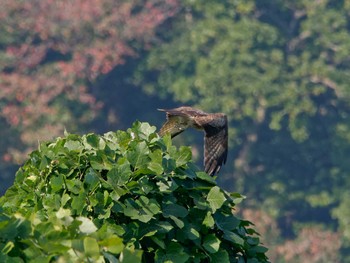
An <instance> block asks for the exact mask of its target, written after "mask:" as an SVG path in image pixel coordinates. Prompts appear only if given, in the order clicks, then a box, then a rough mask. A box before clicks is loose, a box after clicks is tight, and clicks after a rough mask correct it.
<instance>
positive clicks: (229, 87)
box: [0, 0, 350, 262]
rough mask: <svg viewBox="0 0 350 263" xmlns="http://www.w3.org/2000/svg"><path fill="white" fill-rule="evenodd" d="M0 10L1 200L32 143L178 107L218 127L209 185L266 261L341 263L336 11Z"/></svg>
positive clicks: (343, 71) (347, 6) (344, 151)
mask: <svg viewBox="0 0 350 263" xmlns="http://www.w3.org/2000/svg"><path fill="white" fill-rule="evenodd" d="M0 4H1V7H2V8H1V10H0V21H1V23H0V109H1V111H0V127H1V128H0V137H1V138H2V139H1V140H0V156H1V163H0V177H1V180H2V182H3V183H2V184H1V192H2V193H3V192H4V191H5V190H6V188H7V187H8V186H9V185H10V184H11V183H12V182H13V179H14V178H13V177H14V173H15V171H16V169H17V168H18V165H20V164H21V163H22V162H23V160H24V159H26V156H27V153H28V152H30V151H31V150H32V149H33V147H34V148H35V147H37V144H38V141H43V140H46V139H49V138H52V137H56V136H61V135H62V134H63V131H64V130H65V129H66V130H68V131H69V132H78V133H85V132H87V131H94V132H97V133H104V132H107V131H109V130H117V129H125V128H127V127H129V126H130V125H131V123H132V122H133V121H135V120H136V119H138V120H141V121H148V122H149V123H151V124H153V125H156V126H157V127H159V126H160V125H161V123H162V122H163V121H164V115H163V114H161V113H158V112H157V111H156V109H157V108H170V107H174V106H179V105H184V104H188V105H191V106H195V107H199V108H201V109H203V110H205V111H209V112H225V113H226V114H227V115H228V117H229V125H230V128H229V133H230V152H229V157H228V162H227V164H226V166H225V168H224V169H223V171H222V172H221V173H220V174H219V176H218V178H217V180H218V181H219V184H220V185H221V186H222V187H223V188H225V189H226V190H229V191H237V192H240V193H242V194H244V195H246V196H247V199H246V201H245V202H243V204H242V205H241V207H240V210H239V211H238V212H239V213H240V214H241V215H242V216H244V217H245V218H249V219H250V220H251V221H253V222H254V223H255V224H256V225H257V227H258V228H259V230H260V232H261V234H262V237H263V240H264V243H265V244H266V245H267V246H268V247H269V248H270V251H269V256H270V259H271V261H272V262H345V261H346V260H350V220H349V218H350V201H349V200H350V190H349V189H350V176H349V173H350V162H349V161H348V160H349V156H350V121H349V115H350V102H349V101H350V100H349V99H350V88H349V83H350V1H349V0H341V1H331V0H317V1H310V0H297V1H291V0H273V1H266V0H259V1H257V0H255V1H253V0H245V1H243V0H225V1H214V0H208V1H205V2H202V1H194V0H184V1H178V0H165V1H164V0H163V1H161V0H149V1H147V0H146V1H141V0H125V1H123V0H118V1H113V0H88V1H86V0H84V1H83V0H70V1H65V2H61V1H50V0H44V1H42V0H34V1H21V0H15V1H7V0H0ZM176 140H177V143H178V144H186V145H191V146H192V147H193V156H194V158H195V160H196V161H198V165H202V163H201V159H202V156H201V153H202V149H201V148H202V139H201V135H199V134H198V133H191V132H189V133H188V136H180V137H179V138H177V139H176Z"/></svg>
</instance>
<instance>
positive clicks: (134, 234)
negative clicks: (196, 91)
mask: <svg viewBox="0 0 350 263" xmlns="http://www.w3.org/2000/svg"><path fill="white" fill-rule="evenodd" d="M241 200H242V196H241V195H239V194H229V193H227V192H225V191H224V190H222V189H220V188H219V187H218V186H217V185H216V183H215V181H214V179H213V178H212V177H210V176H208V175H207V174H205V173H203V172H200V171H198V170H197V168H196V167H195V166H194V165H193V164H192V162H191V151H190V149H189V148H188V147H180V148H179V149H177V148H176V147H175V146H173V145H172V142H171V139H170V137H168V136H165V137H163V138H160V137H159V136H158V135H157V133H155V127H152V126H149V124H147V123H140V122H136V123H135V124H134V125H133V127H132V128H131V129H128V130H127V131H126V132H125V131H117V132H115V133H114V132H109V133H106V134H105V135H104V136H99V135H96V134H87V135H84V136H78V135H73V134H67V135H66V137H65V138H58V139H56V140H55V141H52V142H47V143H42V144H41V145H40V147H39V149H38V150H37V151H34V152H32V153H31V154H30V158H29V160H28V161H27V162H26V163H25V164H24V165H23V167H22V168H20V169H19V170H18V172H17V174H16V179H15V183H14V185H13V186H12V187H11V188H10V189H8V191H7V192H6V194H5V195H4V196H3V197H1V199H0V207H1V208H0V209H1V214H0V261H1V262H23V261H25V262H30V261H33V262H34V261H35V262H52V261H59V262H67V261H68V262H77V261H78V262H81V261H86V262H132V263H134V262H267V258H266V256H265V252H266V250H267V249H266V248H265V247H263V246H261V245H260V242H259V238H258V237H257V234H256V233H255V231H254V230H253V229H252V228H250V226H251V223H250V222H248V221H244V220H240V219H238V218H237V217H235V216H234V215H233V214H232V210H233V208H234V206H235V203H238V202H240V201H241Z"/></svg>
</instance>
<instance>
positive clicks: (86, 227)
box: [77, 216, 97, 234]
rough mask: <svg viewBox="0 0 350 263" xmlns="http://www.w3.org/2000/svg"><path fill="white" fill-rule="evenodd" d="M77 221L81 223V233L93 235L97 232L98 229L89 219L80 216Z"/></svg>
mask: <svg viewBox="0 0 350 263" xmlns="http://www.w3.org/2000/svg"><path fill="white" fill-rule="evenodd" d="M77 220H78V221H80V222H81V225H80V226H79V230H80V232H81V233H84V234H91V233H94V232H96V230H97V227H96V226H95V224H94V223H93V222H92V221H91V220H90V219H89V218H86V217H82V216H79V217H77Z"/></svg>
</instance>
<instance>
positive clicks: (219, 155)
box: [158, 106, 228, 176]
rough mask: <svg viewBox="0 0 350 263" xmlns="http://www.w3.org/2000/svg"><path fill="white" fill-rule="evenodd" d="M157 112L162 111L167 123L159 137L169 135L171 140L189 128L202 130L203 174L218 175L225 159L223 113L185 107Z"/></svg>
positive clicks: (225, 136)
mask: <svg viewBox="0 0 350 263" xmlns="http://www.w3.org/2000/svg"><path fill="white" fill-rule="evenodd" d="M158 110H160V111H164V112H165V113H166V116H167V121H166V122H165V123H164V125H163V127H162V128H161V129H160V131H159V133H158V134H159V135H160V136H163V135H165V134H166V133H170V135H171V137H172V138H173V137H175V136H176V135H178V134H180V133H181V132H183V131H184V130H186V129H187V128H189V127H192V128H195V129H199V130H204V134H205V135H204V168H205V172H207V173H208V174H210V175H212V176H213V175H215V174H216V173H218V172H219V171H220V168H221V166H222V165H223V164H225V163H226V158H227V146H228V134H227V116H226V115H225V114H224V113H206V112H204V111H201V110H197V109H194V108H191V107H187V106H184V107H179V108H175V109H158Z"/></svg>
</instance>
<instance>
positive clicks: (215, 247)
mask: <svg viewBox="0 0 350 263" xmlns="http://www.w3.org/2000/svg"><path fill="white" fill-rule="evenodd" d="M220 243H221V241H220V239H218V238H217V237H216V236H215V235H213V234H210V235H207V236H205V237H204V240H203V247H204V248H205V250H206V251H208V252H209V253H212V254H213V253H216V252H218V251H219V248H220Z"/></svg>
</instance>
